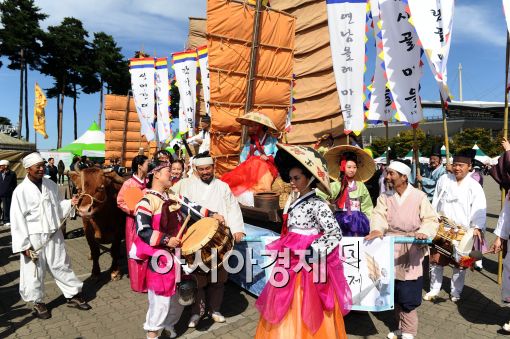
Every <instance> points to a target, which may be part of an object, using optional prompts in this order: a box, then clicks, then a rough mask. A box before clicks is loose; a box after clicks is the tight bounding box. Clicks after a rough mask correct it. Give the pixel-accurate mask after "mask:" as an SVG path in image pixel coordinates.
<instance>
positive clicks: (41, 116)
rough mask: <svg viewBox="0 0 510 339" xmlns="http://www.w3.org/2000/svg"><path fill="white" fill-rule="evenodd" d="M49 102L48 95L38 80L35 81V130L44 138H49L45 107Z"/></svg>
mask: <svg viewBox="0 0 510 339" xmlns="http://www.w3.org/2000/svg"><path fill="white" fill-rule="evenodd" d="M47 104H48V100H47V99H46V95H44V92H43V90H42V89H41V87H39V85H38V84H37V82H36V83H35V104H34V130H35V131H36V132H38V133H39V134H41V135H42V136H43V137H44V139H48V134H46V113H45V111H44V109H45V108H46V105H47Z"/></svg>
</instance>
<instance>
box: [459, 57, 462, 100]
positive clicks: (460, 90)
mask: <svg viewBox="0 0 510 339" xmlns="http://www.w3.org/2000/svg"><path fill="white" fill-rule="evenodd" d="M459 100H460V101H463V100H462V64H461V63H460V62H459Z"/></svg>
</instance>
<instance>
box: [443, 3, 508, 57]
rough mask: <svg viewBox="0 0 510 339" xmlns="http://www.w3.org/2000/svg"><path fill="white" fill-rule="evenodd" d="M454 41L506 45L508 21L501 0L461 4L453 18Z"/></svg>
mask: <svg viewBox="0 0 510 339" xmlns="http://www.w3.org/2000/svg"><path fill="white" fill-rule="evenodd" d="M453 20H454V21H453V37H452V41H459V42H466V43H473V45H474V44H475V43H476V44H480V43H485V44H490V45H495V46H498V47H504V46H506V23H505V20H504V15H503V8H502V6H501V2H500V1H483V4H482V5H466V4H462V5H460V4H459V2H457V5H456V6H455V12H454V18H453Z"/></svg>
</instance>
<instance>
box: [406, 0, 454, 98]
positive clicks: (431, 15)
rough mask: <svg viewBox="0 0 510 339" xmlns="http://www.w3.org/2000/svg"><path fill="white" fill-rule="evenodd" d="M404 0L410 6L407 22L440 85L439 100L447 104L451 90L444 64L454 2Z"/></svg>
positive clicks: (450, 31)
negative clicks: (413, 31) (408, 21)
mask: <svg viewBox="0 0 510 339" xmlns="http://www.w3.org/2000/svg"><path fill="white" fill-rule="evenodd" d="M404 1H407V3H408V4H409V7H408V8H409V12H410V14H411V19H410V22H411V24H412V25H413V26H414V28H415V29H416V33H418V37H419V38H420V42H421V45H422V48H423V50H424V52H425V55H426V56H427V60H428V62H429V66H430V69H431V70H432V74H433V75H434V78H435V79H436V81H437V84H438V86H439V90H440V92H441V97H442V98H443V100H444V101H448V100H449V99H450V91H449V90H448V85H447V83H446V80H447V77H446V64H447V62H448V54H449V52H450V43H451V40H452V39H451V38H452V26H453V7H454V5H455V1H454V0H436V1H423V0H404Z"/></svg>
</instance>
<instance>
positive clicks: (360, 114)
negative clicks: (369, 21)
mask: <svg viewBox="0 0 510 339" xmlns="http://www.w3.org/2000/svg"><path fill="white" fill-rule="evenodd" d="M326 4H327V10H328V27H329V39H330V45H331V54H332V59H333V71H334V72H335V80H336V87H337V92H338V97H339V99H340V106H341V110H342V115H343V118H344V133H345V134H349V133H350V132H354V133H355V134H356V135H358V134H359V133H360V132H361V131H362V130H363V128H364V126H365V121H364V120H365V119H364V117H365V112H364V107H363V102H364V100H365V95H364V85H363V74H364V72H365V59H366V56H365V42H366V36H365V31H366V15H367V0H326Z"/></svg>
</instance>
